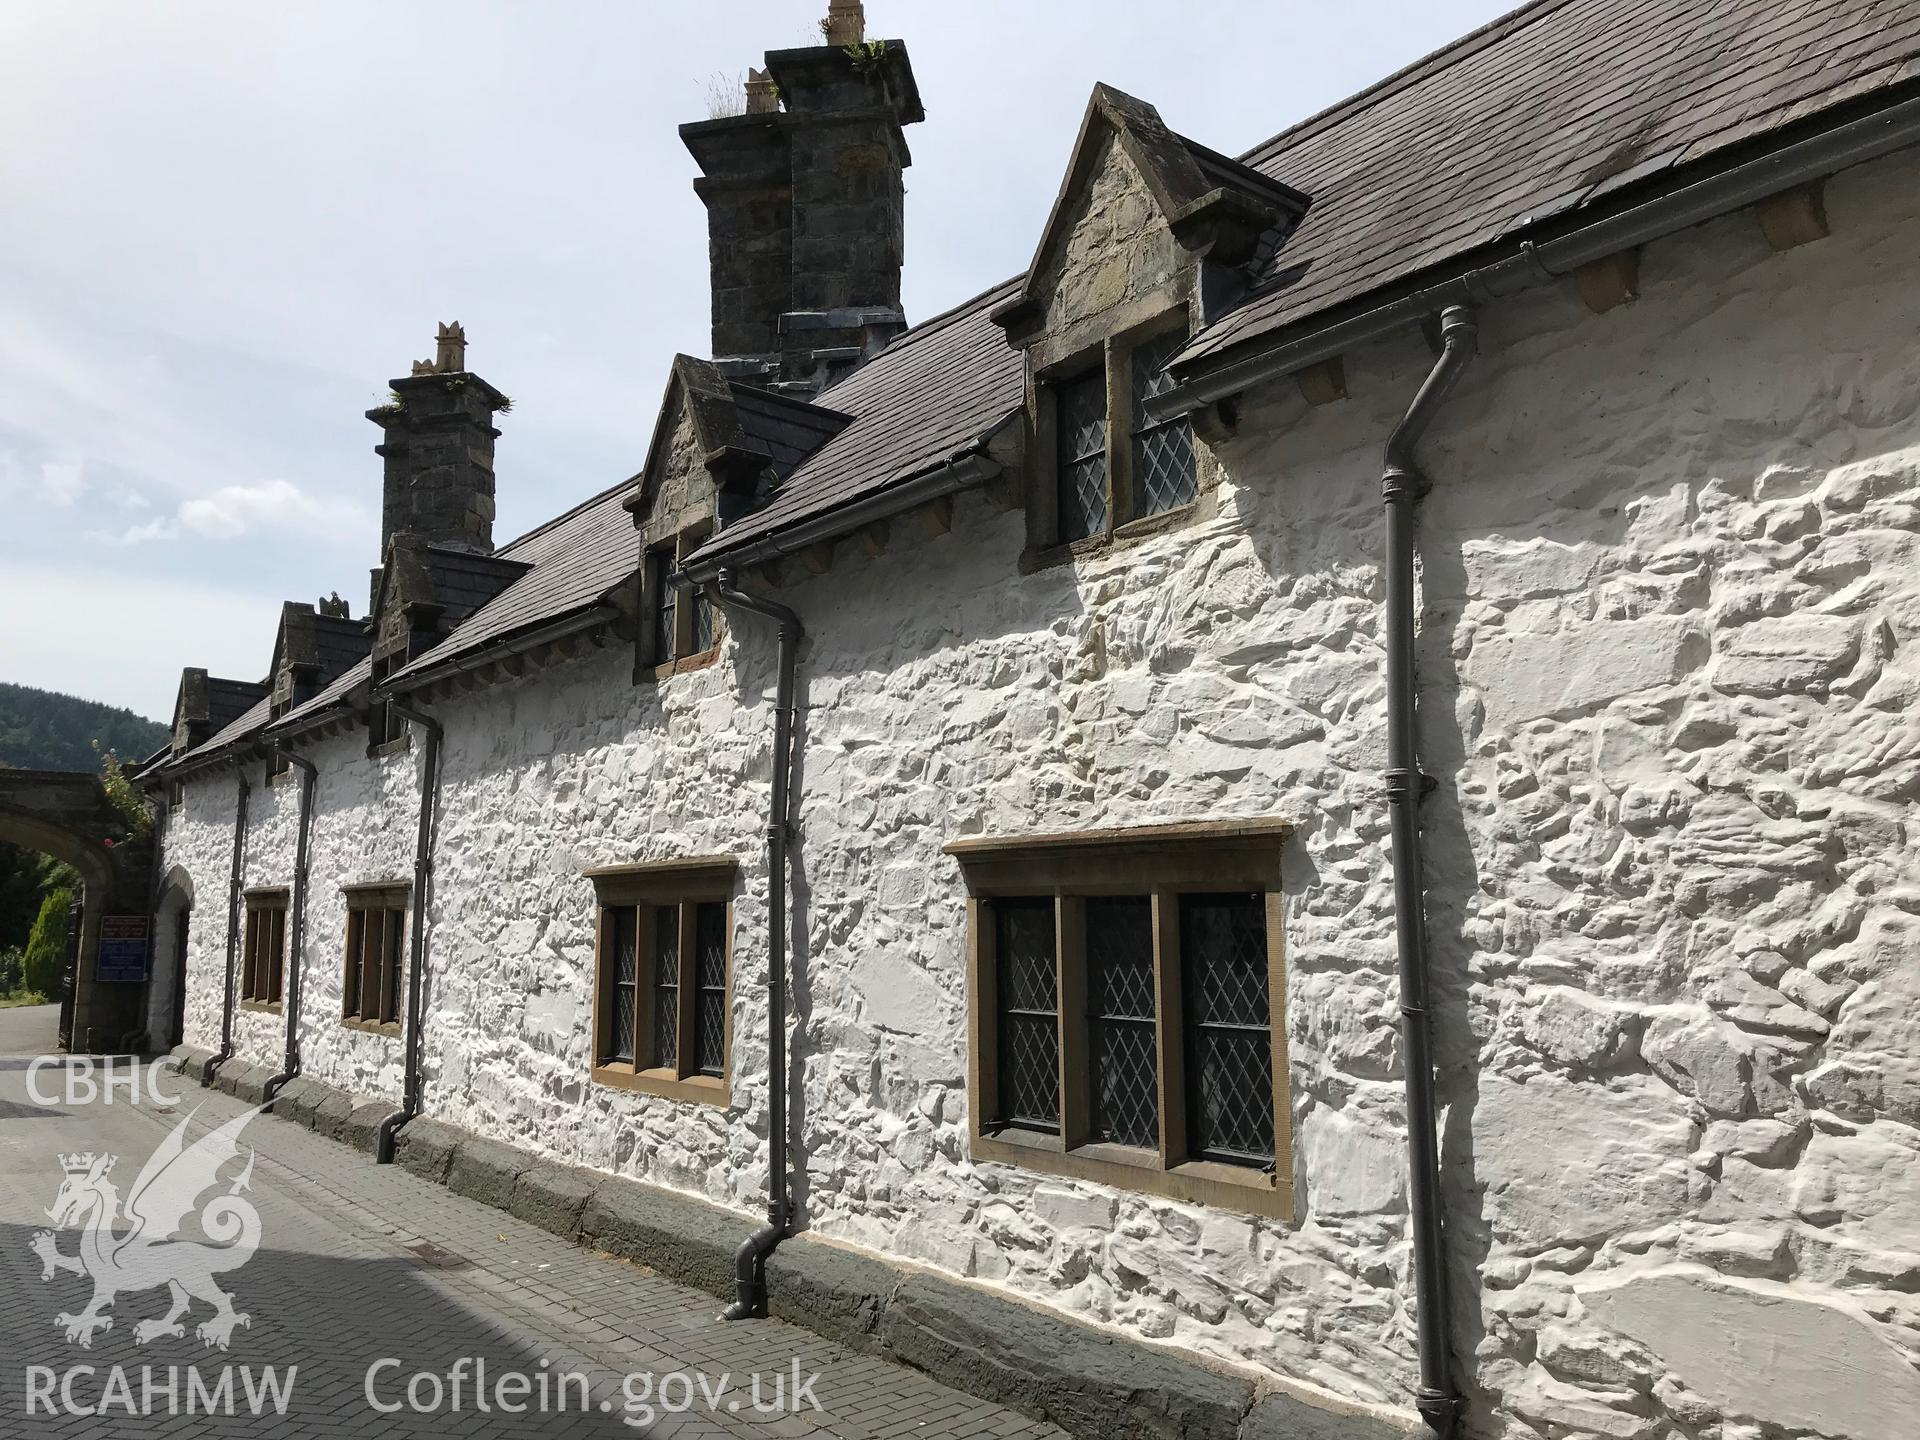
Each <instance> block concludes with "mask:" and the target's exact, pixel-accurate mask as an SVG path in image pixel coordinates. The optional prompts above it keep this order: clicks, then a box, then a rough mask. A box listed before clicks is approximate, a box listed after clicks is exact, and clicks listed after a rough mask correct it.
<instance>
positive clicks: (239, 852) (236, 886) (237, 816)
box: [180, 759, 252, 1085]
mask: <svg viewBox="0 0 1920 1440" xmlns="http://www.w3.org/2000/svg"><path fill="white" fill-rule="evenodd" d="M233 775H234V780H235V781H236V782H237V783H238V785H239V786H240V794H239V799H238V800H237V801H236V802H235V804H234V808H233V878H232V879H231V880H230V881H229V882H228V884H227V984H226V991H225V996H224V998H223V999H222V1000H221V1002H220V1052H219V1053H218V1054H217V1055H215V1056H214V1057H213V1058H212V1059H211V1060H209V1061H207V1068H206V1070H205V1071H204V1072H203V1073H202V1074H201V1076H200V1083H201V1084H202V1085H212V1084H213V1077H214V1075H215V1074H216V1073H217V1072H218V1071H219V1069H220V1067H221V1066H222V1065H224V1064H226V1063H227V1061H229V1060H231V1059H232V1058H233V988H234V978H233V952H234V947H235V945H236V944H238V943H239V938H240V865H241V857H242V856H243V854H244V853H245V850H246V841H247V792H248V791H249V790H250V789H251V788H252V787H251V786H249V785H248V784H247V762H246V761H245V760H244V759H242V760H240V761H238V762H236V763H235V765H234V767H233ZM180 1003H181V1004H182V1005H185V1004H186V1003H187V997H186V995H185V993H184V992H183V993H182V994H181V996H180Z"/></svg>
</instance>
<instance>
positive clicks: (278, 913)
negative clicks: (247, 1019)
mask: <svg viewBox="0 0 1920 1440" xmlns="http://www.w3.org/2000/svg"><path fill="white" fill-rule="evenodd" d="M246 898H247V924H246V931H245V936H244V939H243V940H242V942H241V946H240V999H241V1001H242V1002H243V1003H245V1004H248V1005H261V1006H277V1005H278V1004H279V1003H280V992H281V986H282V984H283V982H284V980H285V976H286V968H287V892H286V891H285V890H283V889H278V888H273V889H262V890H249V891H248V892H247V897H246Z"/></svg>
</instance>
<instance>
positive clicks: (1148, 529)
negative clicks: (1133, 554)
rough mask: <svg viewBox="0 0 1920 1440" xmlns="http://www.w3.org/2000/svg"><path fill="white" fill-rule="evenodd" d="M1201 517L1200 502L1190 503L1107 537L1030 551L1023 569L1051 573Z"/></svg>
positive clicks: (1116, 529)
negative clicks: (1049, 571) (1056, 568)
mask: <svg viewBox="0 0 1920 1440" xmlns="http://www.w3.org/2000/svg"><path fill="white" fill-rule="evenodd" d="M1201 518H1203V517H1202V515H1201V502H1200V500H1198V499H1194V500H1189V501H1188V502H1187V503H1186V504H1184V505H1176V506H1175V507H1174V508H1173V509H1171V510H1163V511H1162V512H1161V513H1160V514H1158V515H1143V516H1141V517H1140V518H1139V519H1138V520H1129V521H1127V522H1126V523H1125V524H1124V525H1118V526H1115V527H1114V528H1113V529H1111V530H1109V531H1107V532H1106V533H1105V534H1101V535H1089V536H1087V537H1086V539H1084V540H1073V541H1069V542H1068V543H1067V544H1065V545H1043V546H1039V547H1037V548H1033V549H1029V550H1028V551H1026V553H1024V554H1023V555H1022V556H1021V557H1020V568H1021V570H1022V571H1023V572H1025V573H1027V574H1031V573H1032V572H1034V571H1036V570H1050V569H1052V568H1053V567H1054V566H1056V565H1070V564H1072V563H1073V562H1074V561H1075V560H1079V559H1082V558H1084V557H1086V556H1089V555H1104V554H1106V553H1107V552H1108V551H1110V550H1124V549H1126V548H1127V547H1128V546H1130V545H1138V544H1139V543H1141V542H1142V541H1144V540H1148V539H1151V538H1152V537H1153V536H1155V535H1163V534H1165V533H1166V532H1167V531H1169V530H1178V529H1179V528H1180V527H1181V526H1183V525H1189V524H1191V523H1192V522H1193V521H1195V520H1198V519H1201Z"/></svg>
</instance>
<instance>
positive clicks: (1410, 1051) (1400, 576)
mask: <svg viewBox="0 0 1920 1440" xmlns="http://www.w3.org/2000/svg"><path fill="white" fill-rule="evenodd" d="M1476 335H1477V327H1476V325H1475V323H1474V318H1473V312H1472V311H1471V310H1470V309H1468V308H1467V307H1466V306H1464V305H1453V306H1449V307H1447V309H1446V310H1444V311H1443V312H1441V316H1440V336H1441V351H1440V358H1439V359H1438V360H1436V361H1435V362H1434V366H1433V369H1432V371H1431V372H1430V373H1429V374H1428V375H1427V378H1426V382H1425V383H1424V384H1423V385H1421V387H1420V393H1419V394H1418V395H1416V396H1415V397H1414V400H1413V404H1412V405H1411V406H1410V407H1409V408H1408V410H1407V413H1406V415H1405V417H1404V418H1403V419H1402V420H1401V421H1400V423H1399V424H1398V425H1397V426H1395V427H1394V431H1393V434H1392V435H1391V436H1390V437H1389V438H1388V440H1387V449H1386V467H1385V472H1384V474H1383V476H1382V478H1381V482H1380V490H1381V495H1382V498H1383V499H1384V500H1385V502H1386V526H1387V577H1386V578H1387V613H1386V628H1387V764H1388V766H1389V768H1388V770H1387V805H1388V810H1389V814H1390V815H1391V818H1392V823H1393V900H1394V917H1395V929H1396V937H1395V938H1396V940H1397V942H1398V946H1399V954H1400V1046H1401V1052H1402V1064H1403V1065H1404V1066H1405V1068H1406V1080H1407V1168H1408V1171H1409V1176H1410V1184H1409V1186H1408V1194H1409V1196H1410V1199H1411V1206H1412V1220H1413V1283H1414V1298H1415V1303H1416V1306H1417V1308H1418V1311H1419V1314H1418V1320H1419V1347H1420V1391H1419V1393H1418V1395H1416V1396H1415V1399H1414V1403H1415V1405H1416V1407H1417V1408H1418V1409H1419V1411H1420V1415H1421V1418H1422V1419H1423V1420H1425V1421H1426V1425H1427V1431H1428V1434H1429V1435H1430V1436H1431V1437H1434V1440H1450V1437H1452V1435H1453V1434H1454V1432H1455V1429H1456V1428H1457V1426H1458V1425H1459V1422H1460V1408H1461V1403H1460V1393H1459V1389H1458V1387H1457V1386H1456V1385H1455V1384H1454V1381H1453V1360H1452V1347H1451V1345H1450V1344H1449V1330H1450V1328H1451V1326H1450V1318H1451V1317H1450V1311H1449V1309H1448V1304H1449V1302H1448V1297H1447V1288H1448V1287H1447V1268H1446V1267H1447V1256H1446V1238H1445V1233H1444V1229H1443V1226H1442V1222H1441V1209H1440V1157H1439V1147H1438V1142H1437V1140H1436V1138H1435V1128H1434V1126H1435V1119H1434V1093H1433V1092H1434V1085H1433V1053H1432V1044H1431V1040H1432V1035H1431V1026H1430V1023H1429V1020H1428V1012H1427V991H1428V985H1427V981H1428V975H1427V917H1426V881H1425V877H1424V876H1423V875H1422V873H1421V865H1420V802H1421V801H1422V800H1423V799H1424V798H1425V795H1426V792H1427V790H1428V789H1429V788H1430V787H1431V782H1430V781H1429V780H1428V779H1427V777H1426V776H1424V775H1422V774H1421V773H1420V756H1419V736H1418V732H1417V729H1416V725H1417V710H1418V701H1417V699H1416V693H1415V692H1416V680H1415V675H1414V658H1415V657H1414V610H1415V598H1414V569H1413V562H1414V534H1413V521H1414V507H1415V506H1416V505H1418V504H1419V502H1420V498H1421V496H1423V495H1425V494H1426V492H1427V490H1428V489H1429V488H1430V487H1429V485H1428V483H1427V481H1426V479H1425V477H1424V476H1422V475H1421V473H1420V470H1419V467H1418V466H1417V465H1415V463H1414V458H1413V447H1414V445H1415V444H1416V443H1417V442H1418V441H1419V439H1420V436H1421V434H1422V433H1423V432H1424V431H1425V430H1426V428H1427V426H1428V424H1429V423H1430V422H1431V421H1432V419H1433V417H1434V415H1435V414H1436V413H1437V412H1438V411H1439V409H1440V406H1441V405H1442V404H1443V403H1444V402H1445V400H1446V397H1447V392H1448V391H1450V390H1451V389H1452V388H1453V386H1454V382H1455V381H1457V380H1458V379H1459V378H1460V373H1461V372H1462V371H1463V370H1465V369H1466V367H1467V363H1468V362H1469V361H1470V360H1472V359H1473V353H1474V346H1475V339H1476Z"/></svg>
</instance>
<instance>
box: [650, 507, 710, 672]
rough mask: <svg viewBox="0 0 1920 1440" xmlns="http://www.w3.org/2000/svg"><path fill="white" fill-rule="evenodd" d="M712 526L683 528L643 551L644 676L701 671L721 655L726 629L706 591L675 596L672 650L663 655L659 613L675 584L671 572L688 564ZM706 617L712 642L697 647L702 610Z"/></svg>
mask: <svg viewBox="0 0 1920 1440" xmlns="http://www.w3.org/2000/svg"><path fill="white" fill-rule="evenodd" d="M710 530H711V527H710V526H707V525H690V526H688V527H687V528H686V529H684V530H682V531H680V532H679V533H678V534H676V535H675V536H674V537H673V538H672V539H671V540H663V541H661V542H660V543H658V544H656V545H653V546H650V547H648V549H646V550H645V551H644V552H643V553H642V555H641V567H640V574H641V591H640V608H641V612H642V613H641V617H640V619H641V624H640V627H639V637H640V639H639V643H640V644H641V645H642V646H644V647H645V659H644V660H643V661H642V663H641V665H640V666H639V668H638V673H639V675H640V677H641V678H642V679H653V680H665V679H667V678H668V677H670V676H673V675H680V674H684V673H685V672H687V671H689V670H701V669H704V668H706V667H707V666H709V665H711V664H713V662H714V661H715V660H717V659H719V657H720V640H721V637H722V635H723V633H724V631H723V628H722V626H721V623H720V620H721V615H720V607H719V606H718V605H716V604H714V603H713V601H712V599H711V598H709V597H708V596H707V595H706V594H705V593H704V592H700V591H693V590H687V591H682V592H680V593H679V594H677V595H675V597H674V605H673V635H672V643H671V649H672V652H673V653H672V654H670V655H662V654H661V653H660V641H661V638H662V637H661V635H660V633H659V631H660V624H659V617H660V611H661V609H662V608H663V604H662V602H663V597H664V596H665V595H666V594H667V593H669V591H670V590H671V587H672V583H673V580H672V577H673V572H674V571H675V570H677V569H679V568H680V566H681V565H683V564H684V563H685V562H686V559H687V557H688V556H689V555H691V554H692V553H693V552H694V551H695V550H697V549H699V548H700V547H701V546H702V545H704V544H705V543H706V541H707V536H708V534H709V533H710ZM703 609H704V613H705V614H706V616H707V629H708V642H707V644H706V645H705V646H703V647H702V648H700V649H698V650H696V649H695V648H694V644H695V629H696V617H697V616H698V615H699V614H700V613H701V612H702V610H703Z"/></svg>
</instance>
